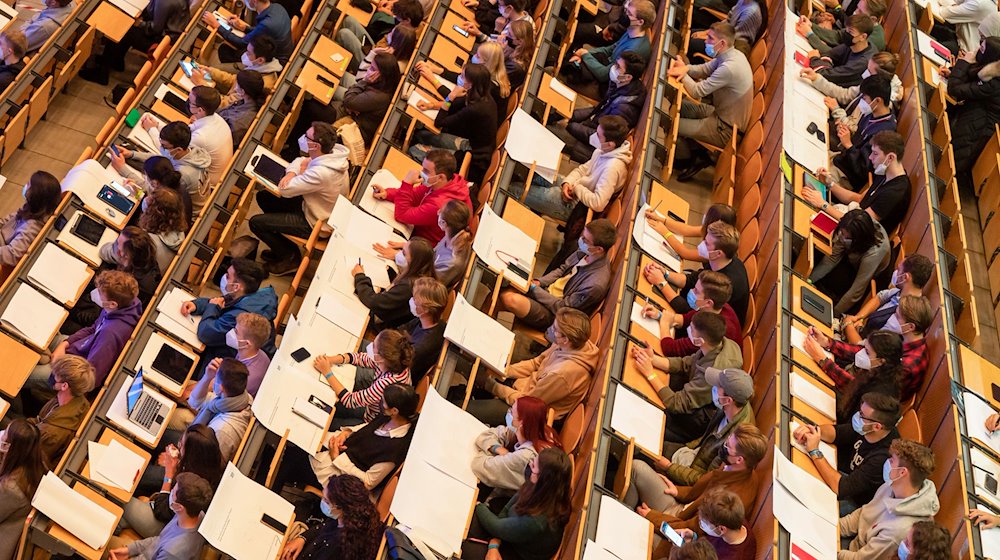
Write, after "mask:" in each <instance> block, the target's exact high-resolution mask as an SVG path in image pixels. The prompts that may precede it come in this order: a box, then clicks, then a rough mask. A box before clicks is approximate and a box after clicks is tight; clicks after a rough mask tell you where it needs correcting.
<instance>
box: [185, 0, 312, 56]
mask: <svg viewBox="0 0 1000 560" xmlns="http://www.w3.org/2000/svg"><path fill="white" fill-rule="evenodd" d="M246 7H247V8H249V9H250V10H251V11H253V12H255V14H254V25H253V27H251V26H250V25H249V24H247V23H246V22H245V21H243V20H241V19H240V18H238V17H236V16H230V17H229V25H230V26H231V27H232V28H233V29H232V31H230V30H228V29H220V26H219V21H218V20H217V19H215V16H214V15H212V13H211V12H205V13H204V14H202V16H201V20H202V22H204V23H205V25H207V26H208V27H209V28H211V29H215V30H216V31H217V32H218V33H219V36H220V37H222V38H223V39H225V41H226V43H228V44H224V45H220V46H219V48H218V52H217V53H216V56H217V57H218V59H219V60H220V61H221V62H224V63H229V64H231V63H234V62H237V61H239V59H240V56H239V53H240V52H242V51H244V50H246V46H247V45H248V44H249V43H250V42H251V41H253V39H254V37H256V36H258V35H267V36H268V37H270V38H271V40H272V41H274V50H275V56H276V57H277V58H278V61H280V62H281V63H282V64H286V63H287V62H288V57H289V56H291V55H292V49H293V48H294V47H295V45H294V44H293V43H292V20H291V18H290V17H289V15H288V11H287V10H285V8H284V7H283V6H282V5H281V4H275V3H272V2H271V1H270V0H248V1H247V2H246ZM234 31H239V32H241V33H244V34H243V35H242V36H238V35H236V33H234Z"/></svg>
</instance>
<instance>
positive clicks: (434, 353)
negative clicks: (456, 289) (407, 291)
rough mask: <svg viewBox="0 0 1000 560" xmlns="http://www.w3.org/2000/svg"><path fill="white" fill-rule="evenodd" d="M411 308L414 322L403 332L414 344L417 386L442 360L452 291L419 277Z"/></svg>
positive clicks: (412, 369)
mask: <svg viewBox="0 0 1000 560" xmlns="http://www.w3.org/2000/svg"><path fill="white" fill-rule="evenodd" d="M409 305H410V313H412V314H413V317H414V319H413V320H412V321H410V322H409V323H406V324H404V325H402V326H400V330H401V331H403V332H405V333H407V334H409V335H410V342H411V343H412V344H413V363H412V364H410V378H411V380H412V382H413V385H414V386H416V385H417V384H418V383H420V380H421V379H423V377H424V376H425V375H428V374H430V373H431V371H432V370H433V369H434V367H435V366H437V362H438V358H440V357H441V348H442V347H443V346H444V329H445V328H446V327H447V326H448V325H447V324H446V323H445V322H444V320H443V319H442V318H441V316H442V315H443V314H444V309H445V307H447V305H448V289H447V288H445V286H444V284H442V283H441V282H438V281H437V280H435V279H433V278H430V277H427V276H424V277H422V278H417V279H416V280H414V281H413V296H412V297H410V303H409Z"/></svg>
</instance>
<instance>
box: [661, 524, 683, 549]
mask: <svg viewBox="0 0 1000 560" xmlns="http://www.w3.org/2000/svg"><path fill="white" fill-rule="evenodd" d="M660 532H661V533H663V536H664V537H667V538H668V539H670V542H672V543H674V546H682V545H683V544H684V539H682V538H681V536H680V535H678V534H677V531H674V528H673V527H671V526H670V525H668V524H667V522H666V521H664V522H663V523H660Z"/></svg>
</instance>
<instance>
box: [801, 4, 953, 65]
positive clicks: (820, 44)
mask: <svg viewBox="0 0 1000 560" xmlns="http://www.w3.org/2000/svg"><path fill="white" fill-rule="evenodd" d="M856 6H857V9H856V10H855V12H854V13H856V14H864V15H867V16H868V17H870V18H871V20H872V32H871V34H870V35H869V36H868V42H869V43H871V44H872V45H874V47H875V48H876V49H878V50H880V51H881V50H884V49H885V29H884V28H883V27H882V24H881V23H880V22H881V20H882V17H883V16H885V12H886V9H887V6H886V1H885V0H858V3H857V4H856ZM822 14H823V16H829V19H830V20H833V19H835V18H834V17H833V15H832V14H830V13H828V12H823V13H822ZM935 15H936V14H935ZM813 17H814V18H815V17H816V15H815V14H814V16H813ZM824 19H826V18H824ZM795 30H796V31H798V33H799V35H802V36H803V37H805V38H806V40H808V41H809V44H810V45H812V48H814V49H816V50H817V51H819V54H820V56H827V55H829V54H830V51H831V50H833V48H834V47H836V46H837V45H840V44H842V43H844V42H845V41H848V40H849V39H848V37H849V35H848V33H847V31H846V30H845V29H843V28H841V27H839V22H838V26H832V25H831V26H829V27H827V26H824V25H818V24H816V23H814V22H812V21H810V19H809V18H807V17H800V18H799V21H798V22H797V23H796V24H795Z"/></svg>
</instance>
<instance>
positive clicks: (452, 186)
mask: <svg viewBox="0 0 1000 560" xmlns="http://www.w3.org/2000/svg"><path fill="white" fill-rule="evenodd" d="M420 165H421V167H420V171H419V175H418V172H416V171H409V172H407V174H406V176H405V177H403V181H402V184H401V185H400V186H399V188H398V189H387V188H385V187H383V186H381V185H372V191H373V192H372V196H374V197H375V198H376V199H379V200H388V201H389V202H392V203H393V204H394V205H395V218H396V219H397V220H399V221H400V222H402V223H404V224H409V225H412V226H414V227H413V235H414V236H416V237H423V238H424V239H426V240H427V241H430V242H431V243H437V242H438V241H440V240H441V238H442V237H444V230H443V229H442V228H441V226H439V225H438V216H437V215H438V212H439V211H440V210H441V208H442V207H443V206H444V205H445V203H447V202H448V201H449V200H458V201H460V202H464V203H465V205H466V206H467V207H469V208H470V209H471V208H472V199H471V198H470V197H469V183H468V182H467V181H466V180H465V178H464V177H462V176H461V175H458V174H457V173H456V171H457V170H458V163H457V162H456V161H455V154H453V153H451V152H449V151H447V150H430V151H428V152H427V154H426V155H424V159H423V162H422V163H421V164H420ZM418 178H419V181H418Z"/></svg>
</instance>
